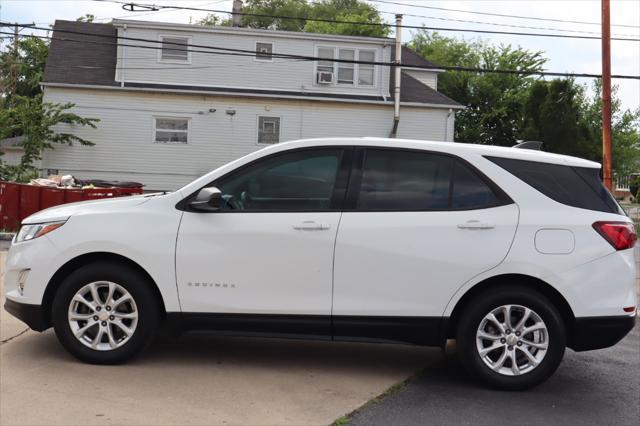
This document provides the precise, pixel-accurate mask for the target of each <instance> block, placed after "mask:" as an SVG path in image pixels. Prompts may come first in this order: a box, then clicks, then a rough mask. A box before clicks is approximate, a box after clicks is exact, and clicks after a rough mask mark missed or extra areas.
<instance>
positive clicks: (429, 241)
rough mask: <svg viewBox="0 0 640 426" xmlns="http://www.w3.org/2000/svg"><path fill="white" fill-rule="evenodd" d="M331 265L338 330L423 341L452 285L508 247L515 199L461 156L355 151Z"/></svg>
mask: <svg viewBox="0 0 640 426" xmlns="http://www.w3.org/2000/svg"><path fill="white" fill-rule="evenodd" d="M356 164H359V165H360V167H357V168H356V169H355V170H354V172H353V173H352V180H351V184H350V190H349V196H348V203H350V205H348V206H347V209H345V211H344V213H343V215H342V219H341V222H340V230H339V232H338V237H337V242H336V251H335V267H334V268H335V269H334V293H333V294H334V296H333V324H334V334H335V335H336V337H340V336H344V337H353V336H358V335H360V336H363V337H370V338H381V339H391V340H403V341H413V342H417V343H429V339H431V338H432V337H433V336H435V334H437V333H436V330H437V328H438V326H439V323H440V318H441V316H442V313H443V311H444V310H445V306H446V305H447V302H448V301H449V300H450V298H451V297H452V296H453V294H454V292H455V291H456V290H457V289H458V288H459V287H460V286H461V285H463V284H464V283H465V282H466V281H468V280H469V279H471V278H472V277H474V276H475V275H477V274H480V273H482V272H484V271H486V270H488V269H491V268H493V267H495V266H497V265H498V264H499V263H500V262H501V261H502V259H504V257H505V256H506V254H507V252H508V250H509V247H510V244H511V242H512V240H513V237H514V233H515V230H516V226H517V222H518V208H517V206H516V205H515V204H514V203H513V202H512V201H511V200H510V199H509V198H508V197H507V196H506V194H504V193H503V192H502V191H501V190H500V189H499V188H497V187H496V186H495V184H493V183H492V182H490V181H489V180H488V178H486V177H485V176H484V175H482V174H481V173H480V172H478V171H477V170H476V169H475V168H473V167H472V166H471V165H469V164H467V163H466V162H465V161H463V160H461V159H458V158H455V157H452V156H448V155H443V154H438V153H430V152H425V151H410V150H400V149H380V148H367V149H363V150H360V151H358V153H357V157H356Z"/></svg>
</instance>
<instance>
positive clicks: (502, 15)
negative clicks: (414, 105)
mask: <svg viewBox="0 0 640 426" xmlns="http://www.w3.org/2000/svg"><path fill="white" fill-rule="evenodd" d="M368 1H370V2H373V3H383V4H393V5H397V6H407V7H415V8H419V9H432V10H444V11H447V12H460V13H471V14H474V15H485V16H499V17H501V18H516V19H530V20H533V21H549V22H564V23H569V24H583V25H601V24H600V22H586V21H572V20H568V19H557V18H540V17H535V16H521V15H506V14H502V13H493V12H477V11H470V10H463V9H450V8H446V7H437V6H425V5H418V4H408V3H401V2H397V1H388V0H368ZM611 26H612V27H625V28H640V26H637V25H625V24H612V25H611Z"/></svg>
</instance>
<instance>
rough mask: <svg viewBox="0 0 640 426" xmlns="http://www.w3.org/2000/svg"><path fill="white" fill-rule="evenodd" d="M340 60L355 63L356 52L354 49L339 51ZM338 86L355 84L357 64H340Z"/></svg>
mask: <svg viewBox="0 0 640 426" xmlns="http://www.w3.org/2000/svg"><path fill="white" fill-rule="evenodd" d="M338 59H342V60H345V61H354V60H355V59H356V51H355V50H353V49H339V50H338ZM337 64H338V84H353V82H354V76H355V64H353V63H348V62H338V63H337Z"/></svg>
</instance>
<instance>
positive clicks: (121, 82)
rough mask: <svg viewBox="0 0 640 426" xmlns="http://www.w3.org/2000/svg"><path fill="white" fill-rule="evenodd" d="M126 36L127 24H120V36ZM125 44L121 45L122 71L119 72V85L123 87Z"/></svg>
mask: <svg viewBox="0 0 640 426" xmlns="http://www.w3.org/2000/svg"><path fill="white" fill-rule="evenodd" d="M126 36H127V24H124V25H123V26H122V37H126ZM126 57H127V45H126V44H123V45H122V67H121V69H122V73H121V74H120V87H124V73H125V71H126V66H125V65H126Z"/></svg>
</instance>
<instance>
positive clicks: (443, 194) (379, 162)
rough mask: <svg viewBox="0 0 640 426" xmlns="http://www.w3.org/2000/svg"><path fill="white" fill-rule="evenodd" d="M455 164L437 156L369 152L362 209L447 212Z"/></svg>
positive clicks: (363, 185) (362, 193)
mask: <svg viewBox="0 0 640 426" xmlns="http://www.w3.org/2000/svg"><path fill="white" fill-rule="evenodd" d="M452 163H453V160H452V158H450V157H446V156H442V155H437V154H428V153H424V154H423V153H418V152H411V151H397V150H384V149H369V150H367V153H366V158H365V162H364V168H363V171H362V184H361V187H360V193H359V196H358V209H365V210H392V211H393V210H447V209H448V208H449V186H450V180H451V168H452Z"/></svg>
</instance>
